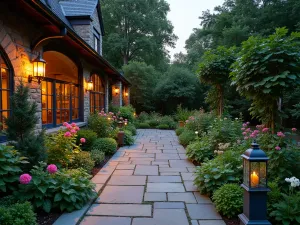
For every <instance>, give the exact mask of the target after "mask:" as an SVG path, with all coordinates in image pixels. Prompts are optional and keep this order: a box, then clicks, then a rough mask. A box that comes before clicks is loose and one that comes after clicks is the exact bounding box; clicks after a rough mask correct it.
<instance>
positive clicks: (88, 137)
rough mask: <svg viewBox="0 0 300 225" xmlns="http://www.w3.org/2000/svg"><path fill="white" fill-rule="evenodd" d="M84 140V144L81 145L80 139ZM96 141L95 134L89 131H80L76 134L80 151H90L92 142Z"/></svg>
mask: <svg viewBox="0 0 300 225" xmlns="http://www.w3.org/2000/svg"><path fill="white" fill-rule="evenodd" d="M81 138H84V139H85V143H81V142H80V139H81ZM96 139H97V133H96V132H94V131H92V130H90V129H81V130H79V131H78V132H77V139H76V143H77V145H79V144H81V149H82V150H85V151H91V147H92V145H93V143H94V141H95V140H96Z"/></svg>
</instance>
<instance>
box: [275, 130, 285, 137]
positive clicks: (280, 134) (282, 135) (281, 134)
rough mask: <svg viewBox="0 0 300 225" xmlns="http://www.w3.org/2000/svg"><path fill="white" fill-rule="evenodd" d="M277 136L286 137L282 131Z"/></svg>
mask: <svg viewBox="0 0 300 225" xmlns="http://www.w3.org/2000/svg"><path fill="white" fill-rule="evenodd" d="M277 136H278V137H285V135H284V133H282V132H281V131H279V132H277Z"/></svg>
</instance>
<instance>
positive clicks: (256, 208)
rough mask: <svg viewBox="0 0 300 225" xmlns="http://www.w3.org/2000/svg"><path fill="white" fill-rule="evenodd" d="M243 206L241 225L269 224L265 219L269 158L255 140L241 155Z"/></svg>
mask: <svg viewBox="0 0 300 225" xmlns="http://www.w3.org/2000/svg"><path fill="white" fill-rule="evenodd" d="M242 157H243V170H244V175H243V184H242V185H241V186H242V188H244V207H243V214H240V215H239V218H240V221H241V225H246V224H253V225H271V223H270V222H269V221H268V220H267V192H268V191H270V190H269V189H268V185H267V162H268V160H269V158H268V157H267V155H266V153H265V152H264V151H263V150H261V149H260V148H259V145H258V144H257V143H256V142H253V143H252V148H250V149H248V150H247V151H246V152H245V153H244V154H243V155H242Z"/></svg>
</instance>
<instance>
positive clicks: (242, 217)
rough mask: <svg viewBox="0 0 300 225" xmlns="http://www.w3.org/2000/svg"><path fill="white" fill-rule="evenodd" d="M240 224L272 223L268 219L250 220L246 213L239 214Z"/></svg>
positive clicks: (264, 224) (267, 224) (262, 224)
mask: <svg viewBox="0 0 300 225" xmlns="http://www.w3.org/2000/svg"><path fill="white" fill-rule="evenodd" d="M239 219H240V225H272V224H271V223H270V222H269V221H268V220H249V219H248V217H247V216H246V215H245V214H240V215H239Z"/></svg>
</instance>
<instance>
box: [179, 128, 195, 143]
mask: <svg viewBox="0 0 300 225" xmlns="http://www.w3.org/2000/svg"><path fill="white" fill-rule="evenodd" d="M195 138H196V134H195V132H194V131H191V130H186V129H185V130H184V131H183V132H182V133H181V134H180V135H179V143H180V144H182V145H183V146H187V145H188V144H189V143H190V142H192V141H194V140H195Z"/></svg>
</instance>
